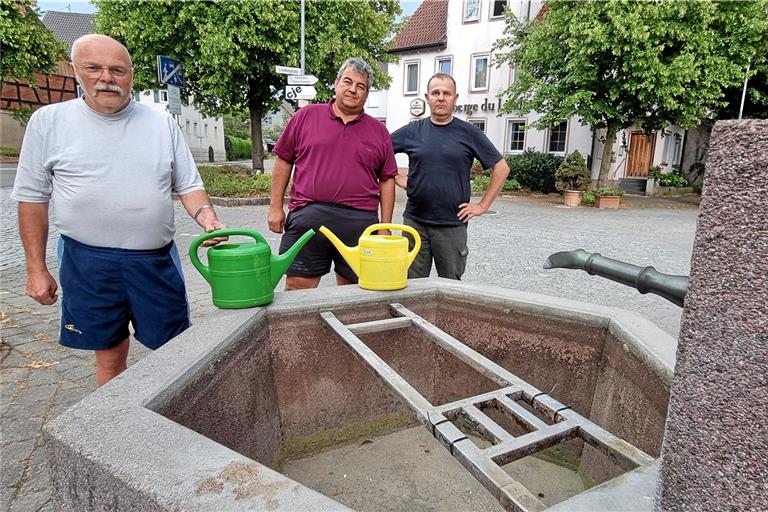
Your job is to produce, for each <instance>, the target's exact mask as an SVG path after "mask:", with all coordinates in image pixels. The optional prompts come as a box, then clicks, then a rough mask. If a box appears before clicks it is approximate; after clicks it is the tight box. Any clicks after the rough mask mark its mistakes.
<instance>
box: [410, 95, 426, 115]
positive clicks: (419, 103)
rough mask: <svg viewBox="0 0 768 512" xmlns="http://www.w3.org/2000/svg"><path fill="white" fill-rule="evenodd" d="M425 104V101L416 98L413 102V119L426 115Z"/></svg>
mask: <svg viewBox="0 0 768 512" xmlns="http://www.w3.org/2000/svg"><path fill="white" fill-rule="evenodd" d="M424 108H425V103H424V100H422V99H420V98H416V99H415V100H413V101H412V102H411V115H412V116H413V117H419V116H420V115H423V114H424Z"/></svg>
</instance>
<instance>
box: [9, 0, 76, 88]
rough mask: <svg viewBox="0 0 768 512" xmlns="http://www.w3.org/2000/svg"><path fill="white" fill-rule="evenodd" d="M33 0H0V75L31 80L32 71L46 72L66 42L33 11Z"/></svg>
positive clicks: (58, 57)
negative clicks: (0, 37) (59, 39)
mask: <svg viewBox="0 0 768 512" xmlns="http://www.w3.org/2000/svg"><path fill="white" fill-rule="evenodd" d="M36 5H37V1H36V0H0V34H2V49H0V77H9V78H14V79H17V80H26V81H27V82H30V83H34V76H33V73H48V72H50V71H52V70H53V69H54V67H55V66H56V63H57V62H58V61H59V59H61V58H63V57H64V53H65V51H66V46H65V45H64V44H63V43H61V42H59V41H57V40H56V38H54V37H53V34H52V33H51V31H50V30H48V29H47V28H45V26H44V25H43V24H42V23H41V22H40V19H39V18H38V17H37V13H36V12H35V6H36Z"/></svg>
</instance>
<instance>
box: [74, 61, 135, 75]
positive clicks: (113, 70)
mask: <svg viewBox="0 0 768 512" xmlns="http://www.w3.org/2000/svg"><path fill="white" fill-rule="evenodd" d="M75 66H77V67H79V68H80V69H82V70H83V71H84V72H85V74H86V75H88V76H89V77H91V78H99V77H100V76H101V75H102V74H103V73H104V72H105V71H109V74H110V75H112V76H113V77H115V78H125V77H126V76H128V74H129V73H130V72H131V70H132V69H133V68H129V67H126V66H97V65H96V64H75Z"/></svg>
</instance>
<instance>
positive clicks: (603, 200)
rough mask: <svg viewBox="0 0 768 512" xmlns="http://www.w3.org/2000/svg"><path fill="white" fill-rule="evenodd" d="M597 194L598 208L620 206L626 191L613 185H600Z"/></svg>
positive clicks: (596, 190)
mask: <svg viewBox="0 0 768 512" xmlns="http://www.w3.org/2000/svg"><path fill="white" fill-rule="evenodd" d="M592 192H593V193H594V194H595V206H597V207H598V208H618V207H619V203H620V202H621V196H623V195H624V191H623V190H621V189H618V188H613V187H598V188H596V189H595V190H593V191H592Z"/></svg>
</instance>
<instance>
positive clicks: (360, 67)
mask: <svg viewBox="0 0 768 512" xmlns="http://www.w3.org/2000/svg"><path fill="white" fill-rule="evenodd" d="M347 68H352V71H354V72H355V73H360V74H361V75H365V76H366V77H367V78H368V89H370V88H371V78H373V69H371V66H369V65H368V63H367V62H365V61H364V60H363V59H361V58H360V57H350V58H349V59H347V60H345V61H344V64H342V65H341V67H340V68H339V72H338V73H336V80H338V79H339V78H341V75H343V74H344V71H346V70H347Z"/></svg>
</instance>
